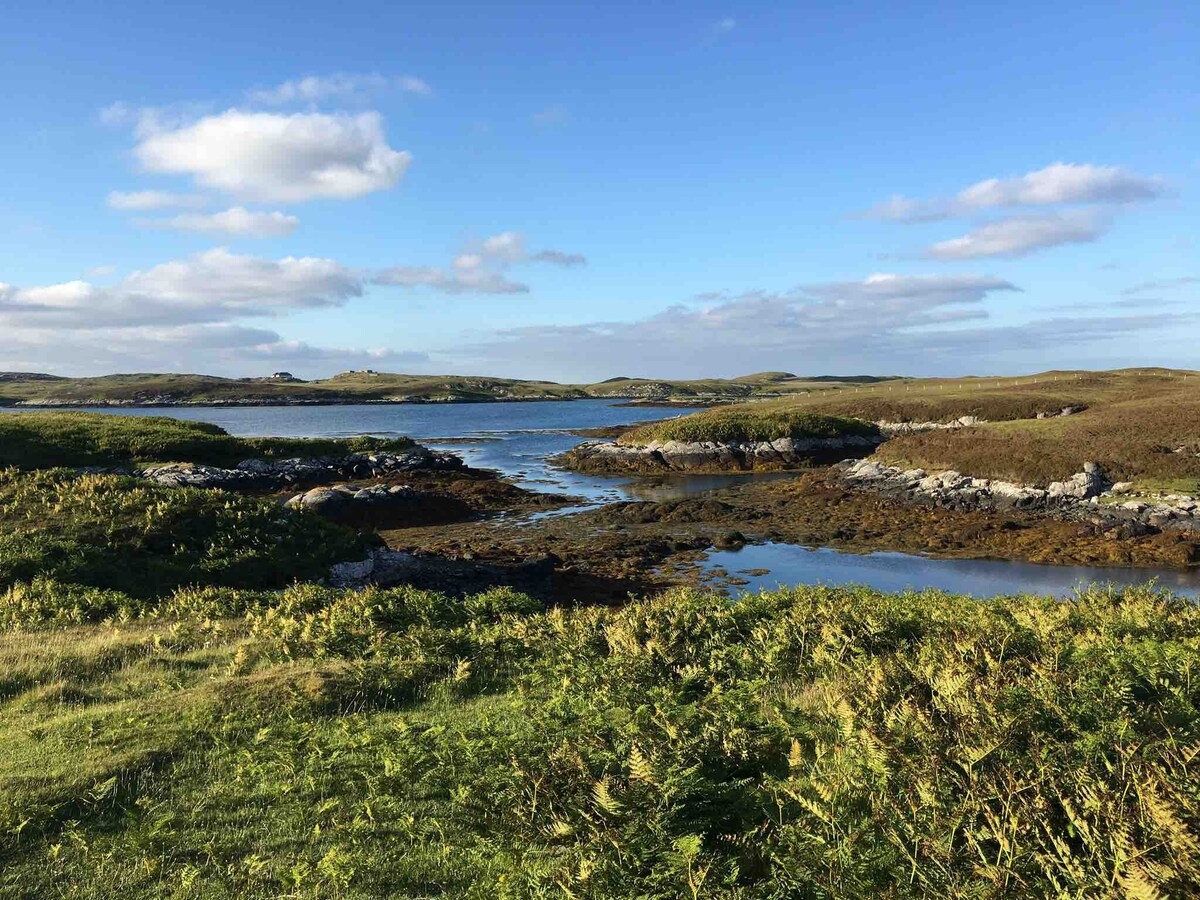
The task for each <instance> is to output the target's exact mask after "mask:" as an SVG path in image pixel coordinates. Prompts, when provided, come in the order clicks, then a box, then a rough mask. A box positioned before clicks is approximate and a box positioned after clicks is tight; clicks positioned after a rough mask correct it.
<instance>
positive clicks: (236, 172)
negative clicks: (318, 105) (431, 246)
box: [134, 109, 411, 203]
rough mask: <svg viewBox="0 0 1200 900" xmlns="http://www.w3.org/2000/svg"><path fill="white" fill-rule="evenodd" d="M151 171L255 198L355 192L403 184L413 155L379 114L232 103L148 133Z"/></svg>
mask: <svg viewBox="0 0 1200 900" xmlns="http://www.w3.org/2000/svg"><path fill="white" fill-rule="evenodd" d="M134 154H135V156H136V157H137V159H138V160H139V162H140V163H141V164H142V167H143V168H144V169H145V170H146V171H149V172H158V173H163V174H170V175H190V176H192V178H193V179H195V181H196V183H197V184H198V185H200V186H202V187H204V188H210V189H215V190H220V191H225V192H227V193H229V194H232V195H234V196H238V197H244V198H247V199H250V200H259V201H263V202H276V203H299V202H303V201H305V200H312V199H316V198H338V199H348V198H352V197H361V196H363V195H364V194H369V193H371V192H373V191H381V190H388V189H390V188H392V187H395V186H396V184H397V183H398V182H399V181H400V178H401V177H402V176H403V175H404V172H405V170H406V169H407V167H408V164H409V162H410V160H411V156H410V155H409V154H408V153H405V152H402V151H397V150H393V149H392V148H391V147H389V146H388V144H387V139H386V138H385V136H384V133H383V127H382V123H381V120H380V117H379V114H378V113H374V112H367V113H360V114H358V115H353V116H350V115H341V114H339V115H325V114H321V113H297V114H293V115H283V114H276V113H263V112H242V111H240V110H237V109H230V110H227V111H226V112H223V113H220V114H218V115H211V116H205V117H203V118H201V119H199V120H198V121H196V122H193V123H191V124H189V125H184V126H181V127H179V128H175V129H168V130H156V131H154V132H153V133H151V134H148V135H145V136H144V137H143V138H142V140H141V141H140V143H139V144H138V145H137V147H136V148H135V149H134Z"/></svg>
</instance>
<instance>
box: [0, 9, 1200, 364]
mask: <svg viewBox="0 0 1200 900" xmlns="http://www.w3.org/2000/svg"><path fill="white" fill-rule="evenodd" d="M1197 46H1200V8H1198V7H1197V6H1196V5H1195V4H1184V3H1176V4H1154V3H1142V4H1137V5H1134V4H1122V5H1116V4H1112V5H1109V4H1097V3H1089V4H1044V3H1038V4H1032V3H1031V4H1009V5H1001V4H945V5H935V4H926V5H923V6H920V7H914V8H909V9H905V10H903V11H898V10H897V8H896V7H895V5H893V4H867V3H861V4H853V3H851V4H838V5H837V6H836V8H834V7H833V6H832V5H828V4H827V5H823V6H822V5H817V4H809V5H806V4H750V3H740V4H737V3H735V4H730V3H722V4H715V3H714V4H710V3H689V4H683V3H679V4H669V3H661V4H653V5H650V4H634V3H628V4H625V3H605V4H565V3H555V4H531V3H523V4H503V3H487V4H455V3H440V4H424V5H423V4H412V3H410V4H395V3H386V4H385V3H379V4H374V3H366V4H342V5H338V6H330V5H329V4H315V3H304V2H290V3H288V4H273V3H257V4H253V5H249V4H241V3H239V4H236V5H235V4H228V3H219V2H218V3H204V4H161V3H155V4H150V3H146V4H141V3H114V4H104V5H103V6H101V5H97V4H83V3H74V4H62V3H49V4H42V5H39V6H37V7H36V8H35V6H34V5H32V4H29V5H26V6H25V7H24V8H22V9H20V10H17V11H9V12H7V13H6V16H5V26H4V30H3V34H0V87H2V88H3V96H4V97H5V101H4V103H3V106H2V107H0V111H2V115H3V120H2V123H3V126H4V128H3V131H4V134H5V139H4V140H3V141H0V179H2V183H3V190H2V191H0V332H4V333H6V336H5V338H4V339H3V340H0V369H9V370H12V369H19V370H36V371H50V372H56V373H62V374H98V373H102V372H107V371H118V370H119V371H131V370H139V371H147V370H156V371H157V370H177V371H178V370H187V371H205V372H213V373H218V374H237V375H255V374H262V373H264V372H270V371H274V370H277V369H289V370H291V371H294V372H296V373H297V374H301V375H306V376H314V377H315V376H320V375H326V374H331V373H333V372H336V371H339V370H342V369H346V368H363V367H371V368H376V369H382V370H391V371H412V372H458V373H480V374H500V375H514V376H521V377H549V378H554V379H557V380H592V379H599V378H604V377H608V376H611V375H618V374H628V375H644V376H654V377H670V376H679V377H686V376H697V375H704V374H710V375H736V374H741V373H745V372H749V371H758V370H763V369H787V370H790V371H795V372H802V373H808V374H815V373H821V372H832V373H851V372H877V373H882V372H889V373H890V372H903V373H911V374H964V373H981V374H983V373H995V372H1016V371H1030V370H1038V369H1045V368H1050V367H1059V366H1085V367H1110V366H1119V365H1146V364H1164V365H1177V366H1188V367H1194V366H1200V361H1197V359H1196V353H1195V349H1194V348H1195V347H1196V346H1197V339H1198V338H1200V320H1198V319H1197V318H1196V316H1195V312H1196V309H1197V303H1198V301H1200V235H1198V234H1197V224H1198V221H1200V219H1198V215H1197V213H1198V211H1200V206H1198V203H1197V199H1196V196H1197V190H1196V189H1197V182H1198V180H1200V124H1198V123H1200V115H1198V114H1200V62H1198V59H1200V54H1197V53H1196V47H1197Z"/></svg>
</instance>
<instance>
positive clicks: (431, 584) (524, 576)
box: [329, 547, 557, 598]
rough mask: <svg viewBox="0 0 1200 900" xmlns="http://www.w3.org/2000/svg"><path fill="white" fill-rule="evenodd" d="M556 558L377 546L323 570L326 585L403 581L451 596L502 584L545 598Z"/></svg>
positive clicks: (390, 584) (390, 583) (549, 592)
mask: <svg viewBox="0 0 1200 900" xmlns="http://www.w3.org/2000/svg"><path fill="white" fill-rule="evenodd" d="M556 562H557V560H556V559H555V557H553V556H545V557H539V558H537V559H527V560H524V561H521V562H516V563H513V564H511V565H500V564H496V563H481V562H474V561H472V560H465V559H448V558H446V557H441V556H417V555H415V554H412V553H405V552H403V551H399V550H389V549H387V548H383V547H381V548H378V549H376V550H373V551H371V553H370V555H368V556H367V558H366V559H363V560H359V561H355V562H345V563H338V564H337V565H335V566H333V568H331V569H330V571H329V583H330V584H331V585H333V586H335V587H363V586H366V585H377V586H379V587H392V586H395V585H401V584H408V585H412V586H414V587H418V588H423V589H426V590H437V591H443V592H446V593H451V594H455V595H461V594H473V593H479V592H480V591H486V590H487V589H488V588H492V587H496V586H498V585H505V586H508V587H512V588H515V589H517V590H519V591H521V592H522V593H525V594H529V595H530V596H533V597H542V598H549V597H550V595H551V593H552V590H553V579H554V566H555V563H556Z"/></svg>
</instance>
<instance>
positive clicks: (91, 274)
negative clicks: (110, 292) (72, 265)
mask: <svg viewBox="0 0 1200 900" xmlns="http://www.w3.org/2000/svg"><path fill="white" fill-rule="evenodd" d="M116 272H117V267H116V266H112V265H107V266H92V267H91V268H90V269H86V270H85V271H84V273H83V274H84V276H85V277H87V278H107V277H108V276H109V275H115V274H116Z"/></svg>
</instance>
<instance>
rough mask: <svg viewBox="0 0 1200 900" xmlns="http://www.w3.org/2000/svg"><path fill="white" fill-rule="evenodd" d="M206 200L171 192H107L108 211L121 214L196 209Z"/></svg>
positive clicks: (205, 203)
mask: <svg viewBox="0 0 1200 900" xmlns="http://www.w3.org/2000/svg"><path fill="white" fill-rule="evenodd" d="M207 204H208V200H207V199H206V198H205V197H202V196H201V195H199V194H177V193H172V192H171V191H109V194H108V206H109V209H116V210H120V211H121V212H150V211H153V210H159V209H198V208H200V207H203V206H206V205H207Z"/></svg>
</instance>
